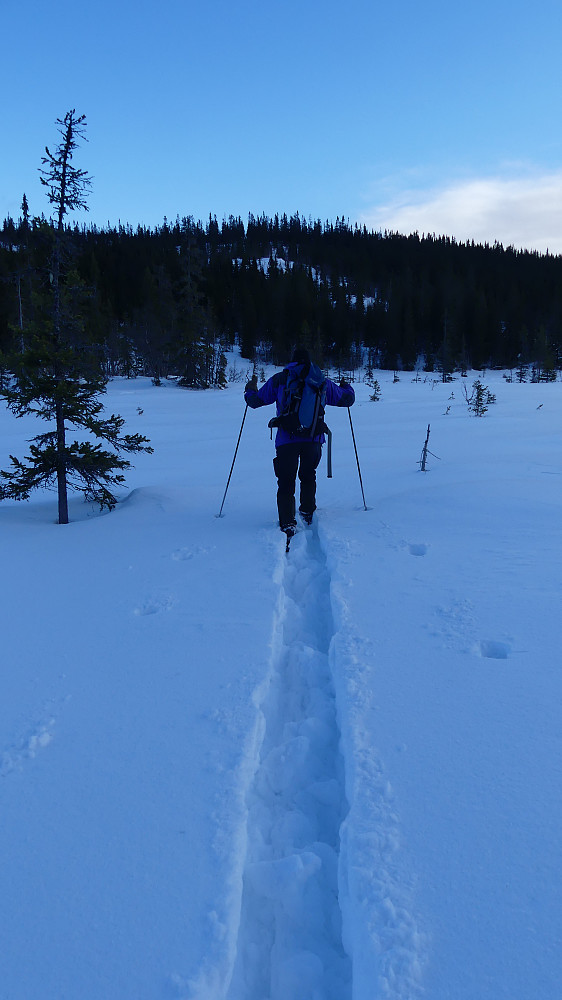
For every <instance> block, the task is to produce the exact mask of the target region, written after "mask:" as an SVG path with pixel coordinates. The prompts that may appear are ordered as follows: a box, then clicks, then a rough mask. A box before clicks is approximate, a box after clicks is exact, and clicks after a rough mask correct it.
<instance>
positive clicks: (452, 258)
mask: <svg viewBox="0 0 562 1000" xmlns="http://www.w3.org/2000/svg"><path fill="white" fill-rule="evenodd" d="M48 229H49V226H48V224H47V223H46V222H45V220H44V219H38V218H31V217H30V214H29V210H28V208H27V203H26V201H25V199H24V203H23V205H22V215H21V217H20V219H19V220H18V221H17V222H15V221H13V220H12V219H7V220H5V221H4V223H3V226H2V231H1V234H0V352H1V354H2V355H4V356H7V355H9V354H10V352H12V351H14V350H18V348H19V347H20V348H21V349H23V348H24V347H25V341H26V336H27V333H26V331H27V330H29V329H30V328H31V327H32V326H33V324H34V323H36V322H37V317H39V316H40V315H41V307H40V303H41V297H42V295H44V294H45V289H46V287H47V286H48V283H49V281H50V276H49V272H48V266H47V261H48V257H47V255H46V252H45V246H46V243H47V235H48ZM65 241H66V244H67V247H68V253H69V256H70V257H71V259H72V276H71V281H70V285H71V286H72V281H74V287H75V289H76V293H75V294H76V297H77V299H78V298H79V299H80V315H81V322H80V323H79V324H77V325H76V334H75V336H76V346H77V347H80V346H81V345H83V344H84V343H86V342H87V343H88V345H89V346H90V348H91V347H92V345H93V346H94V347H95V350H96V352H97V355H98V357H99V360H100V362H101V364H102V366H103V370H104V372H105V374H107V375H114V374H124V375H134V374H145V375H149V376H150V377H152V378H153V379H154V381H155V382H158V381H159V380H160V379H161V378H162V377H163V376H167V375H175V376H177V377H178V378H179V379H180V380H181V381H182V383H183V384H184V385H187V386H196V387H206V386H210V385H223V384H224V383H225V364H226V362H225V357H224V350H225V349H226V348H228V347H230V346H232V345H233V344H235V343H237V344H239V345H240V348H241V352H242V355H243V356H244V357H246V358H248V359H254V360H255V359H256V358H258V359H260V360H265V361H272V362H274V363H279V362H281V361H283V360H285V359H286V357H287V355H288V353H289V352H290V350H291V347H292V346H293V345H294V344H295V343H300V344H303V345H306V346H307V347H309V348H310V349H311V350H312V351H313V353H314V354H315V356H316V357H317V359H318V360H319V361H320V362H321V363H322V364H324V365H329V366H331V367H335V368H338V367H339V368H343V369H353V368H354V367H356V365H358V364H359V363H360V362H361V361H363V360H365V357H367V358H368V361H369V363H370V364H371V365H373V366H375V365H376V366H378V367H382V368H389V369H402V368H404V369H411V368H413V367H414V366H415V365H416V364H417V363H419V362H420V359H423V363H424V366H425V367H426V368H427V369H430V370H437V371H439V372H440V373H442V374H443V375H445V374H448V373H449V372H452V371H454V370H455V369H461V370H462V369H468V368H477V369H482V368H484V367H498V368H508V369H515V368H518V367H523V366H531V365H532V366H533V367H534V371H535V374H536V377H539V378H545V379H546V378H555V377H556V373H557V371H558V370H559V369H560V367H561V366H562V257H558V256H552V255H548V254H547V255H541V254H538V253H530V252H520V251H515V250H514V249H513V248H504V247H502V246H501V245H499V244H496V245H494V246H489V245H476V244H474V243H471V244H469V243H466V244H465V243H457V242H456V241H455V240H453V239H450V238H446V237H435V236H425V237H420V236H419V235H412V236H408V237H406V236H399V235H396V234H393V233H390V234H389V233H385V234H381V233H377V232H372V231H368V230H367V229H366V228H364V227H359V226H352V225H350V224H349V223H348V222H346V221H345V220H344V219H341V220H340V219H338V220H336V222H335V223H332V222H325V223H321V222H319V221H313V220H311V219H309V220H305V219H304V218H302V217H301V216H299V215H298V214H297V215H296V216H292V217H287V216H286V215H283V216H275V217H274V218H273V219H271V218H267V217H265V216H262V217H259V218H256V217H254V216H250V217H249V219H248V221H247V222H243V221H242V220H241V219H240V218H233V217H231V218H229V219H228V220H224V221H223V222H222V223H219V222H218V221H217V220H216V218H209V220H208V222H207V223H206V224H203V223H201V222H196V221H194V219H193V218H191V217H186V218H183V219H179V218H178V219H177V220H176V222H175V223H173V224H169V223H168V222H167V221H166V220H165V221H164V223H163V225H162V226H160V227H158V228H156V229H148V228H145V227H138V228H137V229H133V228H132V227H130V226H119V227H116V228H115V227H109V226H108V227H107V228H98V227H96V226H92V225H90V226H82V227H78V226H74V227H67V228H66V229H65Z"/></svg>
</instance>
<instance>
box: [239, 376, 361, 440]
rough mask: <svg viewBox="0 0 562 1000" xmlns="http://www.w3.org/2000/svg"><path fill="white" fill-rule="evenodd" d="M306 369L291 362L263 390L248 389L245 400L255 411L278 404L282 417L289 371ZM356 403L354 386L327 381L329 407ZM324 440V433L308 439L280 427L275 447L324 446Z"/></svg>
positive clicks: (266, 383) (278, 411)
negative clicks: (306, 443)
mask: <svg viewBox="0 0 562 1000" xmlns="http://www.w3.org/2000/svg"><path fill="white" fill-rule="evenodd" d="M306 367H307V366H306V365H302V364H299V363H298V362H295V361H291V362H290V364H288V365H287V366H286V367H285V368H284V369H283V371H281V372H275V375H272V376H271V378H268V380H267V382H264V384H263V385H262V387H261V389H248V388H247V389H246V391H245V392H244V399H245V400H246V402H247V404H248V406H250V407H251V408H252V409H253V410H257V409H258V408H259V407H260V406H269V404H270V403H276V405H277V416H280V414H281V413H282V412H283V401H284V396H285V384H286V381H287V375H286V373H287V371H296V372H297V374H298V375H300V374H301V372H302V371H303V369H304V368H306ZM354 402H355V391H354V389H353V387H352V386H350V385H349V384H348V383H346V384H345V385H341V386H340V385H337V383H336V382H333V381H332V379H331V378H327V379H326V404H327V406H353V404H354ZM324 440H325V438H324V434H322V433H320V434H317V435H316V436H315V437H314V438H307V437H306V436H303V435H302V434H291V433H290V432H289V431H286V430H284V429H283V428H282V427H278V428H277V434H276V436H275V447H276V448H279V447H280V446H281V445H283V444H291V443H292V442H294V441H300V442H303V441H318V442H319V443H320V444H324Z"/></svg>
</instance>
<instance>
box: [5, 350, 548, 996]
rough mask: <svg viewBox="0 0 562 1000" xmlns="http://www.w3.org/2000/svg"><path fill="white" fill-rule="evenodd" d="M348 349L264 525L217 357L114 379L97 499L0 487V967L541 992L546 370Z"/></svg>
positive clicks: (219, 991)
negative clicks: (316, 433) (291, 529)
mask: <svg viewBox="0 0 562 1000" xmlns="http://www.w3.org/2000/svg"><path fill="white" fill-rule="evenodd" d="M238 363H239V364H240V362H238ZM242 364H243V363H242ZM375 375H376V378H377V379H378V381H379V383H380V385H381V391H382V398H381V400H380V401H379V402H376V403H374V402H372V401H370V400H369V393H370V391H371V390H369V388H368V386H366V385H364V384H363V383H361V384H358V385H357V386H356V389H357V403H356V405H355V406H354V408H353V409H352V411H351V414H352V418H353V427H354V431H355V436H356V440H357V447H358V453H359V458H360V462H361V472H362V477H363V482H364V487H365V495H366V500H367V506H368V508H369V509H368V510H365V509H364V505H363V500H362V496H361V491H360V486H359V479H358V474H357V466H356V461H355V453H354V451H353V444H352V440H351V435H350V428H349V420H348V417H347V413H346V412H345V411H343V410H342V411H340V410H330V411H329V416H330V421H329V423H330V426H331V428H332V431H333V435H334V454H333V462H334V478H333V479H332V480H327V479H326V478H325V462H323V463H322V466H321V467H320V470H319V484H318V502H319V511H318V516H317V518H316V522H315V525H314V527H313V528H312V529H310V530H303V531H301V532H299V533H298V534H297V536H296V537H295V538H294V540H293V542H292V545H291V550H290V552H289V555H288V556H286V555H285V552H284V537H283V536H281V534H280V533H279V531H278V529H277V527H276V521H275V482H274V478H273V472H272V468H271V459H272V457H273V445H272V443H271V441H270V438H269V432H268V430H267V426H266V425H267V419H268V418H269V416H270V412H269V410H263V411H257V412H249V413H248V416H247V419H246V421H245V425H244V430H243V434H242V438H241V442H240V448H239V451H238V455H237V459H236V464H235V467H234V472H233V476H232V480H231V483H230V487H229V492H228V494H227V498H226V502H225V505H224V516H223V517H222V518H217V517H216V516H215V515H216V514H217V513H218V511H219V508H220V504H221V500H222V497H223V493H224V488H225V485H226V480H227V476H228V472H229V470H230V466H231V462H232V458H233V454H234V448H235V445H236V440H237V436H238V432H239V430H240V426H241V421H242V417H243V415H244V404H243V400H242V395H241V385H236V384H235V385H231V386H230V387H229V388H228V389H227V390H226V391H224V392H218V391H217V392H190V391H185V390H182V389H180V388H178V387H177V386H176V385H174V384H173V383H166V384H165V386H164V387H162V388H155V387H153V386H152V385H150V383H149V382H148V381H147V380H142V379H137V380H133V381H127V380H126V379H116V380H113V381H112V383H111V384H110V387H109V390H108V397H107V406H108V409H109V411H110V412H118V413H121V414H122V415H123V416H124V417H125V418H126V421H127V430H128V431H129V432H134V431H139V432H141V433H143V434H146V435H147V436H148V437H150V439H151V442H152V445H153V447H154V449H155V452H154V455H152V456H149V455H139V456H137V457H136V458H135V459H134V461H135V468H134V469H132V470H131V471H130V473H129V474H128V476H127V489H126V490H124V491H123V493H122V496H121V498H120V499H121V502H120V503H119V505H118V507H117V508H116V510H115V511H114V512H112V513H110V514H104V515H103V516H100V515H99V514H98V512H97V511H96V510H95V509H93V508H92V507H90V506H89V505H88V504H84V503H82V502H81V500H80V499H79V498H78V497H77V496H73V497H72V499H71V506H70V511H71V523H70V524H69V525H67V526H59V525H57V524H56V523H55V522H56V498H55V495H54V494H52V493H45V494H35V495H34V496H33V497H32V499H31V500H30V501H29V502H28V503H25V504H15V503H11V502H4V503H3V504H2V505H1V506H0V521H1V530H2V553H3V563H2V565H3V573H2V584H1V586H2V608H3V628H2V651H3V689H2V691H3V697H2V699H1V700H0V795H1V797H2V817H3V819H2V823H1V824H0V856H1V857H2V865H1V867H0V872H1V875H0V897H1V899H2V907H1V925H0V931H1V936H2V944H3V947H2V954H1V958H0V997H1V998H2V1000H4V998H5V1000H29V998H30V997H39V996H40V997H41V998H43V1000H77V998H80V1000H100V998H102V997H103V1000H159V998H163V1000H165V998H166V997H175V998H179V1000H374V998H379V997H381V998H385V1000H413V998H417V997H425V998H427V1000H449V998H454V1000H475V998H478V1000H501V998H504V997H505V998H506V1000H507V998H510V1000H513V998H515V997H516V998H517V1000H536V998H537V997H540V998H541V1000H558V998H559V996H560V986H559V979H560V957H559V956H560V948H561V945H562V907H561V904H560V894H559V873H560V864H561V861H562V857H561V853H562V852H561V840H560V828H561V820H562V807H561V787H562V783H561V777H562V775H561V742H562V730H561V725H560V703H561V692H562V678H561V675H560V652H559V646H560V617H559V616H560V595H561V584H562V560H561V555H562V520H561V518H560V487H561V480H560V478H559V477H560V476H561V475H562V460H561V432H562V384H561V383H560V382H558V383H554V384H544V385H535V384H528V383H526V384H522V385H520V384H517V383H507V382H506V381H505V380H504V379H503V378H502V377H501V374H499V373H485V374H484V375H481V374H480V375H478V377H480V378H481V380H482V381H483V382H484V383H485V384H486V385H489V387H490V389H491V390H492V391H493V392H494V393H495V394H496V396H497V403H496V404H495V405H492V406H490V408H489V410H488V412H487V414H486V415H485V416H484V417H482V418H476V417H474V416H472V415H470V414H469V412H468V409H467V406H466V402H465V400H464V398H463V393H462V381H464V380H461V379H459V380H457V381H455V382H453V383H451V384H448V385H447V384H440V383H438V384H435V383H434V381H433V380H432V379H431V377H428V378H425V377H424V376H423V375H422V378H421V380H419V381H414V380H413V377H412V376H411V375H409V374H406V373H403V374H401V377H400V381H399V382H394V381H393V377H392V373H386V372H377V373H375ZM475 377H477V375H476V374H474V375H472V374H469V377H468V379H467V380H466V381H467V382H468V385H469V388H470V385H471V382H472V380H473V378H475ZM424 379H425V380H424ZM451 394H453V398H452V399H451V398H450V397H451ZM447 407H450V411H449V413H448V414H446V410H447ZM139 409H140V410H142V411H143V412H142V413H139ZM428 424H430V425H431V436H430V441H429V448H430V450H431V451H432V452H434V453H435V455H438V456H439V458H436V457H432V456H430V457H429V460H428V470H429V471H427V472H425V473H423V472H421V471H420V470H419V465H418V459H419V457H420V453H421V449H422V446H423V443H424V440H425V436H426V431H427V425H428ZM40 429H41V427H40V426H39V425H37V424H36V423H35V422H33V421H32V420H18V421H16V420H14V418H13V417H12V416H11V415H10V414H9V413H8V412H7V411H0V464H1V465H2V467H4V468H6V466H7V464H8V455H9V454H10V453H13V454H15V455H18V456H20V457H21V455H23V454H24V453H25V441H26V439H28V438H29V437H31V436H32V434H35V433H37V432H38V430H40Z"/></svg>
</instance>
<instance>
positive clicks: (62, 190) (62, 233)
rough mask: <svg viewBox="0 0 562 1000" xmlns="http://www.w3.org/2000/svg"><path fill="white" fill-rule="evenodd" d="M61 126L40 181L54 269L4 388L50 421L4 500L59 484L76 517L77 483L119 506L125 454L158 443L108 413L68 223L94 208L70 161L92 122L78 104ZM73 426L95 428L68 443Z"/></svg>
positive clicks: (13, 401)
mask: <svg viewBox="0 0 562 1000" xmlns="http://www.w3.org/2000/svg"><path fill="white" fill-rule="evenodd" d="M56 124H57V125H58V127H59V133H60V135H61V137H62V140H61V142H60V143H59V144H58V146H57V147H56V150H55V152H54V153H51V152H50V150H49V148H48V147H47V148H46V149H45V153H46V155H45V156H44V157H43V159H42V165H43V166H42V168H40V173H41V181H42V183H43V184H44V185H45V186H46V187H47V189H48V197H49V201H50V202H51V204H53V205H54V206H55V209H56V215H55V219H54V220H51V222H50V223H45V224H44V225H43V235H44V237H45V241H46V243H47V245H48V253H47V264H48V267H47V268H43V269H41V270H42V272H43V273H41V272H38V278H39V279H40V280H39V290H38V293H37V296H36V298H37V308H36V315H35V318H34V321H33V323H31V324H30V326H29V328H28V329H27V330H26V338H25V343H26V346H25V349H24V350H23V351H22V352H21V353H18V354H17V355H14V356H12V358H11V359H10V363H9V371H10V377H9V378H8V379H7V380H6V382H5V384H4V385H3V387H2V389H1V390H0V393H1V395H2V396H3V397H4V398H5V399H6V402H7V405H8V407H9V409H10V410H11V411H12V412H13V413H14V414H15V415H16V417H22V416H24V415H27V414H34V415H35V416H36V417H39V418H41V419H42V420H45V421H46V422H47V423H48V424H49V425H50V426H49V429H48V430H47V431H46V432H45V433H43V434H38V435H37V436H36V437H34V438H33V439H32V441H31V442H30V454H29V455H28V456H26V458H25V459H24V460H23V461H22V460H20V459H18V458H16V457H15V456H13V455H11V456H10V458H11V463H12V468H11V470H10V471H9V472H6V471H3V470H2V471H0V499H14V500H27V499H28V497H29V495H30V493H31V491H32V490H34V489H36V488H38V487H42V486H51V485H53V484H55V483H56V487H57V491H58V515H59V516H58V520H59V524H68V488H69V487H70V488H73V489H76V490H80V491H81V492H83V493H84V496H85V498H86V499H90V500H93V501H95V502H96V503H98V504H99V505H100V507H101V508H104V507H107V508H109V509H111V508H112V507H114V506H115V503H116V502H117V501H116V498H115V496H114V494H113V493H112V491H111V489H110V487H114V486H118V485H120V484H121V483H122V482H123V481H124V476H123V475H122V472H123V470H124V469H126V468H128V467H129V465H130V463H129V462H128V461H127V460H126V459H124V458H122V457H120V456H119V455H118V454H117V452H119V451H125V452H136V451H148V452H151V451H152V448H150V447H149V443H148V440H147V438H145V437H143V436H141V435H140V434H134V435H127V434H123V433H122V428H123V424H124V420H123V419H122V417H120V416H117V415H115V414H112V415H111V416H110V417H104V416H103V415H102V411H103V404H102V403H101V402H100V399H99V397H100V395H101V394H102V393H103V392H104V391H105V388H106V384H107V379H106V378H105V376H104V375H103V373H102V370H101V365H100V362H99V360H98V359H97V358H96V356H95V354H94V352H93V351H92V350H88V344H87V335H85V331H84V318H83V300H84V295H85V289H84V286H83V283H82V282H81V281H80V279H79V277H78V275H77V272H76V268H75V266H74V261H73V253H72V247H71V245H70V238H69V237H70V234H69V232H68V231H67V230H66V229H65V226H64V218H65V215H66V214H67V213H68V212H70V211H74V210H75V209H78V208H86V207H87V206H86V196H87V192H88V189H89V187H90V183H91V181H90V178H89V177H88V175H87V173H86V172H85V171H84V170H79V169H77V168H75V167H74V166H73V165H72V157H73V153H74V151H75V149H76V148H77V146H78V141H79V139H82V138H84V130H85V124H86V120H85V117H84V115H82V116H77V115H76V112H75V110H72V111H69V112H67V114H66V115H65V116H64V118H63V119H57V123H56ZM41 279H42V280H41ZM69 425H70V426H72V427H73V428H82V429H84V430H85V431H87V432H88V435H89V437H90V440H86V441H82V442H79V441H72V442H68V441H67V430H68V427H69ZM92 437H93V438H94V439H96V438H98V439H101V440H103V441H106V442H107V443H108V444H109V445H110V446H111V448H112V449H114V450H112V451H107V450H104V449H103V448H102V445H101V444H100V443H96V444H93V443H92V441H91V438H92Z"/></svg>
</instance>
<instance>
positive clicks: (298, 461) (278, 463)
mask: <svg viewBox="0 0 562 1000" xmlns="http://www.w3.org/2000/svg"><path fill="white" fill-rule="evenodd" d="M321 458H322V445H321V444H320V443H319V442H318V441H302V442H301V441H291V442H289V444H282V445H280V446H279V448H277V454H276V456H275V458H274V459H273V468H274V470H275V475H276V476H277V510H278V512H279V525H280V527H281V528H284V527H285V526H286V525H288V524H293V523H294V520H295V486H296V481H297V472H298V476H299V480H300V503H299V510H301V511H303V513H305V514H313V513H314V511H315V510H316V469H317V468H318V466H319V464H320V459H321Z"/></svg>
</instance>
